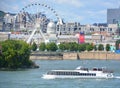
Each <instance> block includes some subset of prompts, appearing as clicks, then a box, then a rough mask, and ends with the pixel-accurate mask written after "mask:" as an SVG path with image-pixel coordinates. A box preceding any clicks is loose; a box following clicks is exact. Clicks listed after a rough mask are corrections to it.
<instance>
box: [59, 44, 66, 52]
mask: <svg viewBox="0 0 120 88" xmlns="http://www.w3.org/2000/svg"><path fill="white" fill-rule="evenodd" d="M58 47H59V49H60V50H62V51H64V50H65V43H60V44H59V45H58Z"/></svg>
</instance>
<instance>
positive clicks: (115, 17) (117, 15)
mask: <svg viewBox="0 0 120 88" xmlns="http://www.w3.org/2000/svg"><path fill="white" fill-rule="evenodd" d="M118 22H120V7H119V8H115V9H107V23H108V24H116V23H118Z"/></svg>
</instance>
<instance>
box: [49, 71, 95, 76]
mask: <svg viewBox="0 0 120 88" xmlns="http://www.w3.org/2000/svg"><path fill="white" fill-rule="evenodd" d="M47 74H48V75H74V76H96V74H95V73H79V72H63V71H51V72H48V73H47Z"/></svg>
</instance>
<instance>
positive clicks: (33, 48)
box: [31, 42, 37, 51]
mask: <svg viewBox="0 0 120 88" xmlns="http://www.w3.org/2000/svg"><path fill="white" fill-rule="evenodd" d="M31 49H32V50H33V51H36V50H37V44H36V43H35V42H33V44H32V46H31Z"/></svg>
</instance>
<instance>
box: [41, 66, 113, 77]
mask: <svg viewBox="0 0 120 88" xmlns="http://www.w3.org/2000/svg"><path fill="white" fill-rule="evenodd" d="M43 78H45V79H54V78H96V79H97V78H100V79H101V78H113V72H112V71H108V70H106V69H105V68H93V69H92V70H89V69H88V68H84V67H81V66H79V67H77V68H76V69H75V70H51V71H49V72H47V73H46V74H44V75H43Z"/></svg>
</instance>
